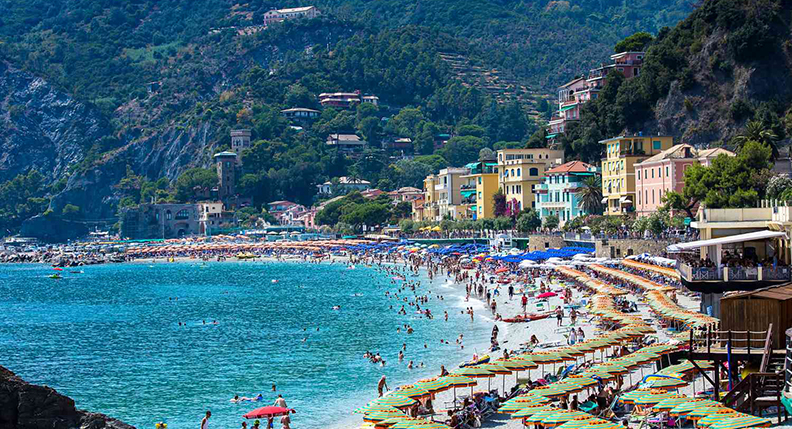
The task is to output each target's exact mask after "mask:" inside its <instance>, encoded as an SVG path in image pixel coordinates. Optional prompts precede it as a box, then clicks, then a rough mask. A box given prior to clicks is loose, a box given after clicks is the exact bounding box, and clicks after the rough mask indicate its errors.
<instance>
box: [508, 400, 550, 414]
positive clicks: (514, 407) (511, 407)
mask: <svg viewBox="0 0 792 429" xmlns="http://www.w3.org/2000/svg"><path fill="white" fill-rule="evenodd" d="M550 408H553V407H551V406H550V405H548V404H533V403H530V402H512V403H510V404H503V405H502V406H501V407H500V408H498V412H499V413H506V414H514V413H519V412H522V411H525V412H526V413H535V412H539V411H544V410H548V409H550Z"/></svg>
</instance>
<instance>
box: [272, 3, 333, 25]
mask: <svg viewBox="0 0 792 429" xmlns="http://www.w3.org/2000/svg"><path fill="white" fill-rule="evenodd" d="M319 15H321V14H320V13H319V9H317V8H316V7H314V6H305V7H293V8H290V9H274V10H271V11H269V12H267V13H265V14H264V25H270V24H272V23H274V22H283V21H286V20H287V19H297V18H307V19H311V18H316V17H317V16H319Z"/></svg>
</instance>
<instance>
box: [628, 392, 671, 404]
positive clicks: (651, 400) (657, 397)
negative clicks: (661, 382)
mask: <svg viewBox="0 0 792 429" xmlns="http://www.w3.org/2000/svg"><path fill="white" fill-rule="evenodd" d="M671 396H673V395H672V394H671V393H668V392H666V391H665V390H662V389H652V390H650V391H649V394H648V395H645V396H641V397H638V398H635V401H633V403H634V404H635V405H654V404H657V403H658V402H660V401H662V400H663V399H668V398H670V397H671Z"/></svg>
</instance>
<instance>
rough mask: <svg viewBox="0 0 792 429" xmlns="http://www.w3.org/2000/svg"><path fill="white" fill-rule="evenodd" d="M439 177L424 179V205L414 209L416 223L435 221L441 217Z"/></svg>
mask: <svg viewBox="0 0 792 429" xmlns="http://www.w3.org/2000/svg"><path fill="white" fill-rule="evenodd" d="M437 183H438V180H437V175H436V174H430V175H428V176H426V178H425V179H424V188H423V191H424V201H423V204H422V205H419V206H415V208H414V209H413V220H414V221H416V222H422V221H434V220H437V218H438V217H439V213H440V209H439V204H438V192H437V190H436V185H437Z"/></svg>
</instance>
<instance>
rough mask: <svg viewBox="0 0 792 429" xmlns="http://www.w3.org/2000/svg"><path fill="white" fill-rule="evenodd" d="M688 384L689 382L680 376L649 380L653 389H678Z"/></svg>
mask: <svg viewBox="0 0 792 429" xmlns="http://www.w3.org/2000/svg"><path fill="white" fill-rule="evenodd" d="M688 384H689V383H688V382H687V381H685V380H681V379H678V378H664V379H661V380H653V381H651V382H649V386H650V387H651V388H652V389H678V388H680V387H683V386H687V385H688Z"/></svg>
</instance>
